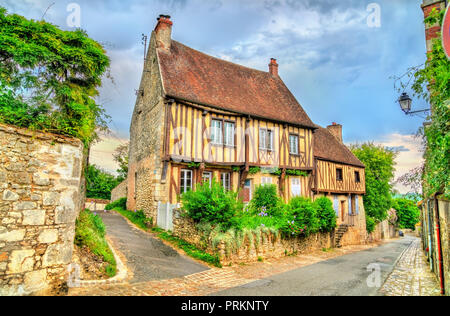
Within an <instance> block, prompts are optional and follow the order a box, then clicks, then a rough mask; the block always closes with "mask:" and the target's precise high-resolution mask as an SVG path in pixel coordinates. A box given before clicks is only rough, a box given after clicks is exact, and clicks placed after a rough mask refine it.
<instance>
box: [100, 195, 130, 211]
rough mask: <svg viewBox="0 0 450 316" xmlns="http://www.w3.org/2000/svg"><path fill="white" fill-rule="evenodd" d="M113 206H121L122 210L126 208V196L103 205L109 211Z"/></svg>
mask: <svg viewBox="0 0 450 316" xmlns="http://www.w3.org/2000/svg"><path fill="white" fill-rule="evenodd" d="M115 208H121V209H123V210H126V209H127V198H121V199H118V200H116V201H114V202H112V203H109V204H108V205H106V206H105V210H107V211H110V210H113V209H115Z"/></svg>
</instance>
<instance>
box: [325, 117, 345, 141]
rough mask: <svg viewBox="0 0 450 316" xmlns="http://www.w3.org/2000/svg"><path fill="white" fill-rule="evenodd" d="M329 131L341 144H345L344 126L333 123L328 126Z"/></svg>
mask: <svg viewBox="0 0 450 316" xmlns="http://www.w3.org/2000/svg"><path fill="white" fill-rule="evenodd" d="M327 129H328V131H329V132H330V133H331V134H332V135H333V136H334V137H336V139H337V140H338V141H339V142H340V143H343V142H344V140H343V139H342V125H340V124H337V123H335V122H333V123H332V124H331V125H329V126H327Z"/></svg>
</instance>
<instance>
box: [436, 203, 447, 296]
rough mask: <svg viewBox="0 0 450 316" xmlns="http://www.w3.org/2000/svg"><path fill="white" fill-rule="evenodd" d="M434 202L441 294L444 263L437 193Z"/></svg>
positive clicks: (443, 289) (443, 292) (443, 290)
mask: <svg viewBox="0 0 450 316" xmlns="http://www.w3.org/2000/svg"><path fill="white" fill-rule="evenodd" d="M434 203H435V218H436V235H437V247H438V249H437V250H438V255H439V280H440V281H441V282H440V283H441V294H442V295H444V294H445V286H444V264H443V261H442V247H441V222H440V219H439V201H438V198H437V195H435V197H434Z"/></svg>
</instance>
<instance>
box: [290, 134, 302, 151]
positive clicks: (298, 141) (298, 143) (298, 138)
mask: <svg viewBox="0 0 450 316" xmlns="http://www.w3.org/2000/svg"><path fill="white" fill-rule="evenodd" d="M291 136H293V137H297V153H292V152H291ZM288 142H289V154H290V155H291V156H300V135H299V134H295V133H289V140H288Z"/></svg>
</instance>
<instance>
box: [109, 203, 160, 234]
mask: <svg viewBox="0 0 450 316" xmlns="http://www.w3.org/2000/svg"><path fill="white" fill-rule="evenodd" d="M114 211H116V212H118V213H119V214H121V215H122V216H124V217H126V218H128V219H129V220H130V222H132V223H133V224H135V225H136V226H138V227H139V228H141V229H143V230H148V227H149V226H150V227H151V226H152V225H153V219H152V218H147V217H146V216H145V214H144V212H143V211H127V210H124V209H123V208H121V207H116V208H114Z"/></svg>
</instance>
